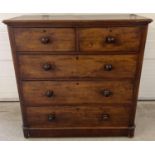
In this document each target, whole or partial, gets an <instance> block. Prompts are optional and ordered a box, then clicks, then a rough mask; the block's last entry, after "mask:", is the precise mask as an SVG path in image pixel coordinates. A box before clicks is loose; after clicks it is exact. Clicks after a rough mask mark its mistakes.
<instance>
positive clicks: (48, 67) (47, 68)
mask: <svg viewBox="0 0 155 155" xmlns="http://www.w3.org/2000/svg"><path fill="white" fill-rule="evenodd" d="M43 69H44V70H45V71H49V70H51V69H52V65H51V64H48V63H46V64H44V65H43Z"/></svg>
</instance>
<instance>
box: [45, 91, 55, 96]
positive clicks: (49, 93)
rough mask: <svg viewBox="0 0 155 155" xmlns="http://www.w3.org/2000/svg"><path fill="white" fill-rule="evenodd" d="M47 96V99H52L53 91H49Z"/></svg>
mask: <svg viewBox="0 0 155 155" xmlns="http://www.w3.org/2000/svg"><path fill="white" fill-rule="evenodd" d="M45 95H46V96H47V97H52V96H53V95H54V92H53V91H51V90H48V91H47V92H46V93H45Z"/></svg>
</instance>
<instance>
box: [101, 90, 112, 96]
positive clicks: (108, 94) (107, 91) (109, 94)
mask: <svg viewBox="0 0 155 155" xmlns="http://www.w3.org/2000/svg"><path fill="white" fill-rule="evenodd" d="M102 95H103V96H105V97H109V96H111V95H112V92H111V91H110V90H108V89H105V90H103V91H102Z"/></svg>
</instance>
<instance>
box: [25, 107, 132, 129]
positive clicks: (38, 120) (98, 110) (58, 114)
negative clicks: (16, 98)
mask: <svg viewBox="0 0 155 155" xmlns="http://www.w3.org/2000/svg"><path fill="white" fill-rule="evenodd" d="M129 114H130V109H129V108H127V107H119V108H118V107H103V106H102V107H98V106H95V107H85V106H82V107H79V106H77V107H66V106H65V107H27V108H26V115H27V117H26V118H27V123H28V126H29V127H38V128H59V127H69V128H72V127H114V126H117V127H118V126H128V125H129Z"/></svg>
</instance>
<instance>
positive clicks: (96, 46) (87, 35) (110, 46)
mask: <svg viewBox="0 0 155 155" xmlns="http://www.w3.org/2000/svg"><path fill="white" fill-rule="evenodd" d="M79 40H80V51H82V52H86V53H88V52H96V51H100V52H102V51H105V52H109V51H115V52H117V51H131V52H132V51H135V52H138V50H139V47H140V41H141V29H140V28H139V27H110V28H81V29H80V30H79Z"/></svg>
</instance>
